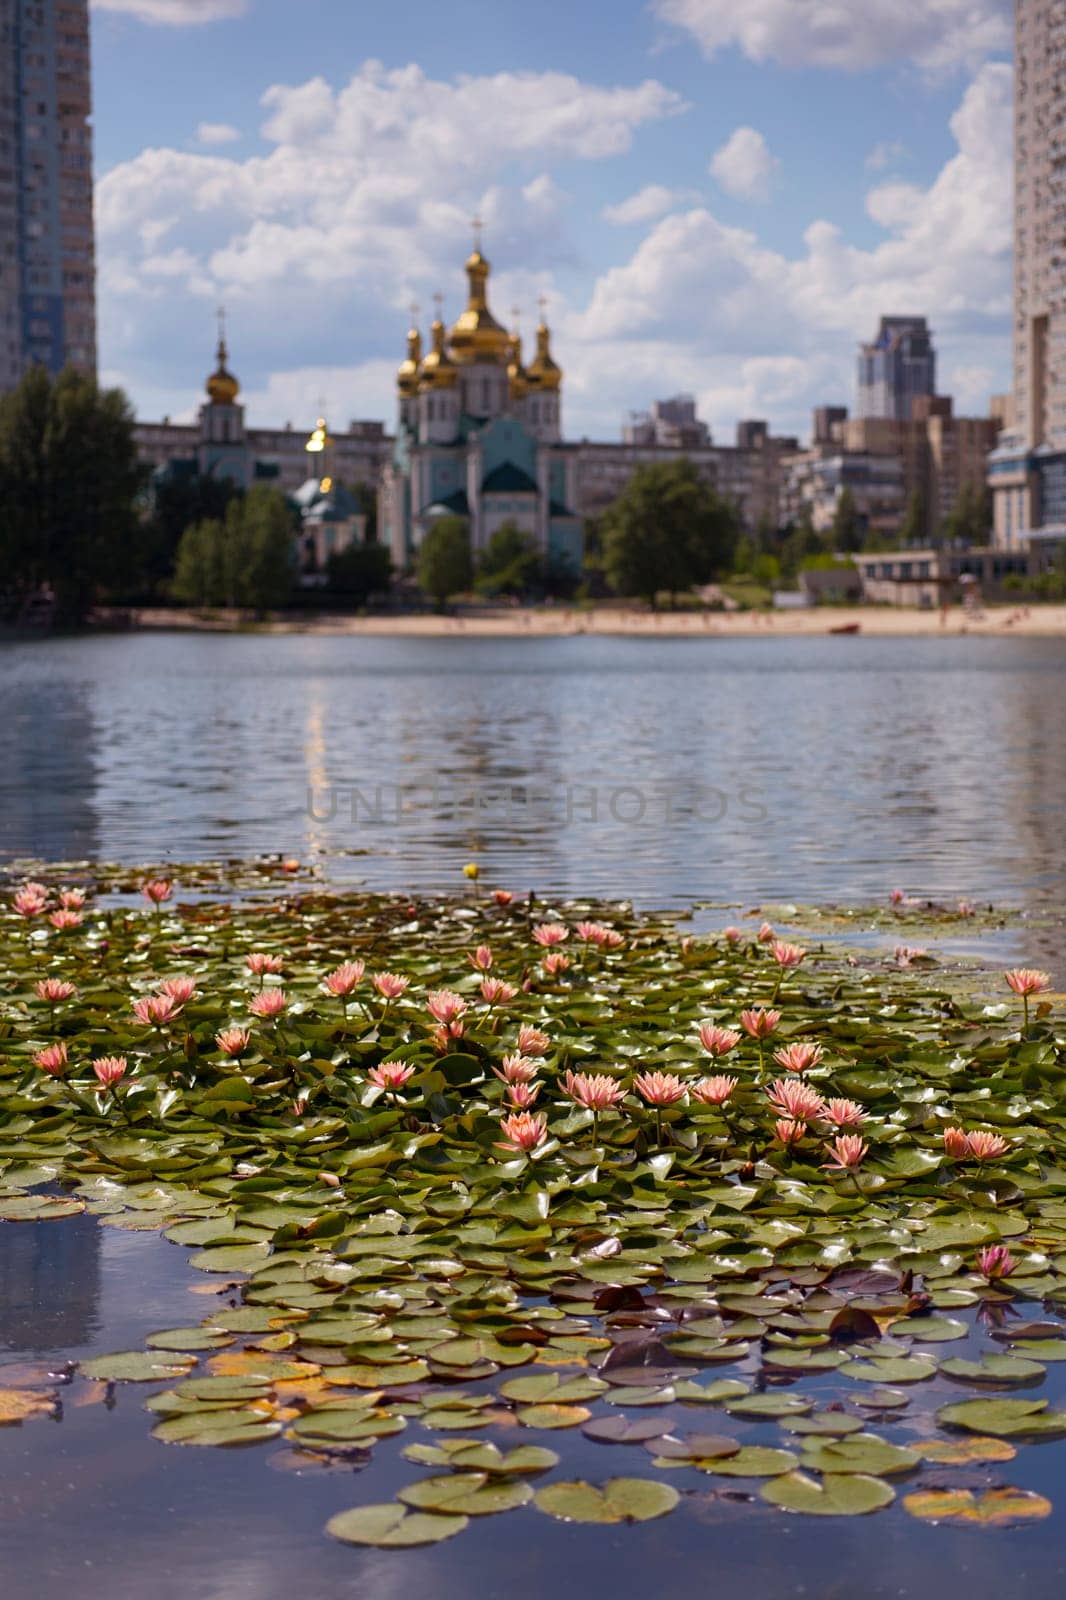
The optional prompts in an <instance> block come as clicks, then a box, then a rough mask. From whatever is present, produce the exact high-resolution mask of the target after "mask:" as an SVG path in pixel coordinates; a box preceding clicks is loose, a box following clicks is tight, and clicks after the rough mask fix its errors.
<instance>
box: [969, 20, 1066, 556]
mask: <svg viewBox="0 0 1066 1600" xmlns="http://www.w3.org/2000/svg"><path fill="white" fill-rule="evenodd" d="M1014 30H1015V37H1014V42H1015V49H1014V57H1015V73H1014V393H1013V404H1012V406H1011V417H1010V426H1009V429H1008V431H1007V433H1005V434H1004V436H1003V438H1002V440H1001V442H1000V444H999V446H998V448H997V449H996V450H995V451H994V452H993V454H992V457H991V460H990V462H989V477H988V481H989V485H990V487H991V488H992V490H993V502H994V507H995V527H996V543H997V544H999V545H1002V546H1006V547H1010V546H1011V545H1015V544H1018V543H1020V542H1024V541H1025V540H1026V539H1027V538H1028V536H1029V535H1030V534H1031V533H1034V532H1039V531H1040V530H1045V531H1047V530H1058V533H1059V536H1061V532H1062V530H1063V528H1066V245H1064V237H1066V236H1064V231H1063V217H1064V215H1066V0H1015V13H1014Z"/></svg>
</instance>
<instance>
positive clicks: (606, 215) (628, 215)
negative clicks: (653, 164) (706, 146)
mask: <svg viewBox="0 0 1066 1600" xmlns="http://www.w3.org/2000/svg"><path fill="white" fill-rule="evenodd" d="M692 199H693V196H692V194H691V193H689V192H688V191H687V190H682V189H668V188H667V187H666V185H665V184H662V183H648V184H645V186H644V188H643V189H638V190H637V191H636V193H635V194H631V195H627V197H626V198H625V199H624V200H620V201H619V202H618V204H617V205H613V206H604V208H603V210H602V211H601V213H600V215H601V216H602V217H603V220H604V222H613V223H615V224H617V225H618V226H619V227H627V226H629V225H631V224H632V223H635V222H654V221H655V219H656V217H661V216H663V215H665V213H666V212H667V211H673V209H674V207H675V206H677V205H681V204H684V203H685V202H686V201H691V200H692Z"/></svg>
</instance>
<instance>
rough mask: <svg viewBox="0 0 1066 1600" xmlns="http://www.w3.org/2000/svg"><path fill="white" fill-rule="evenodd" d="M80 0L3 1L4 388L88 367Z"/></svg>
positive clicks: (88, 210) (86, 102)
mask: <svg viewBox="0 0 1066 1600" xmlns="http://www.w3.org/2000/svg"><path fill="white" fill-rule="evenodd" d="M89 111H90V89H89V3H88V0H0V391H2V390H4V389H10V388H13V387H14V385H15V384H16V383H17V382H18V380H19V378H20V377H21V375H22V373H23V372H24V371H25V370H26V368H27V367H29V366H31V365H33V364H34V363H40V364H41V365H42V366H45V367H47V368H48V370H49V371H51V372H58V371H59V370H60V368H62V367H63V366H66V365H68V364H69V365H71V366H75V367H78V368H80V369H81V370H82V371H83V372H93V371H95V368H96V301H95V281H94V280H95V271H94V265H93V193H92V133H91V130H90V127H89Z"/></svg>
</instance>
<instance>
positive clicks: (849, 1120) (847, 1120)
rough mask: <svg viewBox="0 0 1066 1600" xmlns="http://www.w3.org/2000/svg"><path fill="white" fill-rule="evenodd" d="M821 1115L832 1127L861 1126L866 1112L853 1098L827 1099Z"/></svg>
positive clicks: (864, 1120)
mask: <svg viewBox="0 0 1066 1600" xmlns="http://www.w3.org/2000/svg"><path fill="white" fill-rule="evenodd" d="M822 1115H823V1116H824V1118H825V1120H826V1122H830V1123H832V1125H833V1127H834V1128H861V1127H863V1125H864V1124H865V1122H866V1112H865V1111H864V1110H863V1108H862V1106H860V1105H859V1104H858V1102H857V1101H855V1100H827V1101H826V1103H825V1110H824V1111H823V1112H822Z"/></svg>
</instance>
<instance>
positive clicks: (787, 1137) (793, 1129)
mask: <svg viewBox="0 0 1066 1600" xmlns="http://www.w3.org/2000/svg"><path fill="white" fill-rule="evenodd" d="M806 1132H807V1124H806V1123H805V1122H793V1121H792V1120H791V1118H789V1117H779V1118H778V1120H777V1121H776V1122H775V1123H774V1138H775V1139H776V1140H777V1142H778V1144H783V1145H784V1147H785V1149H786V1150H791V1149H792V1148H793V1146H794V1145H797V1144H799V1142H800V1140H801V1139H802V1138H803V1135H804V1134H805V1133H806Z"/></svg>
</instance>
